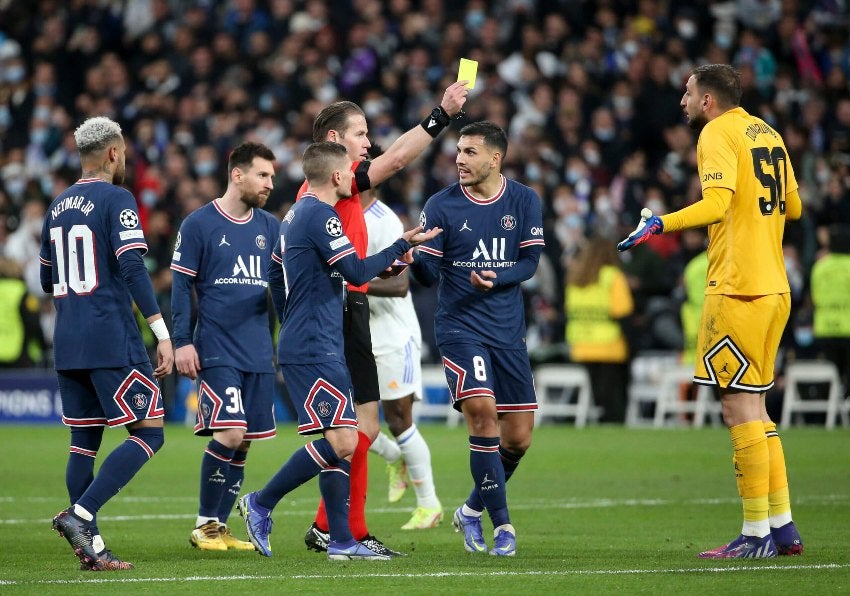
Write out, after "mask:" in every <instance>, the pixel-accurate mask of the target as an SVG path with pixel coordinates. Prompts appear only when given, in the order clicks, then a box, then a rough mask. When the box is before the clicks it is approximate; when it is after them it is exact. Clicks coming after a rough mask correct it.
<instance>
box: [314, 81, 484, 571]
mask: <svg viewBox="0 0 850 596" xmlns="http://www.w3.org/2000/svg"><path fill="white" fill-rule="evenodd" d="M468 93H469V91H468V90H467V89H466V81H458V82H456V83H452V84H451V85H449V86H448V87H447V88H446V90H445V92H444V94H443V98H442V101H441V102H440V104H439V105H438V106H436V107H435V108H434V109H433V110H432V111H431V113H430V114H429V115H428V116H426V117H425V118H424V119H423V120H422V122H421V123H420V124H419V125H417V126H414V127H413V128H412V129H410V130H408V131H407V132H406V133H404V134H403V135H401V136H400V137H399V138H398V139H396V141H395V142H394V143H393V144H392V145H390V146H389V147H388V148H387V149H386V151H385V152H384V153H383V154H382V155H380V156H377V157H375V159H373V160H369V159H368V157H369V154H368V150H369V147H371V146H372V144H371V143H370V141H369V137H368V132H369V129H368V126H367V124H366V115H365V114H364V112H363V110H362V109H361V108H360V107H359V106H358V105H357V104H355V103H352V102H350V101H340V102H336V103H333V104H331V105H329V106H327V107H326V108H324V109H323V110H322V111H321V112H319V114H318V115H317V116H316V119H315V121H314V122H313V141H334V142H337V143H340V144H341V145H343V146H344V147H345V148H346V150H347V151H348V156H349V157H350V158H351V160H352V165H351V167H352V172H353V173H354V177H353V180H352V187H351V197H350V198H347V199H341V200H340V201H339V202H338V203H337V205H336V210H337V212H338V213H339V218H340V220H341V221H342V229H343V232H345V234H346V236H347V237H348V238H350V239H351V243H352V245H353V246H354V249H355V250H356V251H357V256H359V257H360V258H364V257H365V256H366V248H367V242H368V237H367V231H366V223H365V220H364V218H363V209H362V207H361V198H360V196H361V195H362V194H363V193H364V192H366V191H368V190H369V189H370V188H371V187H372V186H377V185H378V184H380V183H382V182H383V181H385V180H387V179H388V178H389V177H390V176H392V175H393V174H395V173H396V172H398V171H399V170H401V169H402V168H404V167H405V166H406V165H407V164H409V163H410V162H411V161H413V160H414V159H415V158H416V157H417V156H418V155H419V154H421V153H422V152H423V151H424V150H425V148H426V147H428V145H429V144H430V143H431V141H432V140H433V139H435V138H436V137H437V136H438V135H439V134H440V132H441V131H443V130H444V129H445V128H446V127H448V126H449V124H450V123H451V118H452V117H453V116H455V115H457V114H458V113H460V111H461V108H462V107H463V104H464V103H465V102H466V96H467V95H468ZM306 187H307V184H306V183H305V184H304V185H303V186H302V187H301V190H300V191H299V196H300V195H301V194H303V193H304V192H305V191H306ZM367 289H368V286H367V284H366V283H365V282H364V283H363V284H362V285H358V284H348V286H347V288H346V295H345V304H344V317H345V325H344V331H343V333H344V334H345V359H346V363H347V365H348V370H349V372H350V374H351V380H352V384H353V386H354V402H355V410H356V412H357V422H358V443H357V449H356V451H355V452H354V457H353V459H352V462H351V531H352V532H353V533H354V536H355V537H356V538H357V539H358V540H362V541H365V542H366V543H367V544H369V545H370V547H371V548H373V549H378V550H379V551H381V552H383V553H387V554H390V555H399V554H400V553H398V552H396V551H393V550H392V549H390V548H387V547H386V546H385V545H384V544H382V543H381V541H380V540H378V539H377V538H375V537H374V536H373V535H372V534H371V533H370V532H369V529H368V527H367V525H366V486H367V482H368V467H367V461H368V460H367V458H368V454H369V446H370V445H371V443H372V441H373V440H374V439H375V437H377V436H378V432H379V431H380V425H379V423H378V400H379V399H380V391H379V389H378V372H377V368H376V365H375V356H374V354H373V353H372V340H371V336H370V332H369V302H368V299H367V298H366V291H367ZM304 543H305V544H306V545H307V548H309V549H312V550H315V551H318V552H322V551H324V550H325V549H326V547H327V543H328V519H327V514H326V511H325V508H324V504H323V503H321V502H320V503H319V508H318V511H317V512H316V518H315V520H314V522H313V524H312V525H311V526H310V528H309V529H308V530H307V533H306V535H305V536H304Z"/></svg>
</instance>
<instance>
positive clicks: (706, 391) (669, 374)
mask: <svg viewBox="0 0 850 596" xmlns="http://www.w3.org/2000/svg"><path fill="white" fill-rule="evenodd" d="M693 378H694V366H693V364H677V365H676V366H672V367H670V368H667V369H665V370H664V372H663V373H662V374H661V380H660V383H659V386H658V396H657V400H656V402H655V416H654V418H653V422H652V425H653V426H654V427H655V428H661V427H664V426H667V425H668V424H670V423H673V424H674V425H682V424H692V425H693V426H694V428H702V426H703V425H704V424H705V421H706V418H708V417H709V416H711V418H712V420H713V421H714V422H715V423H717V422H719V421H720V402H719V401H717V400H715V399H714V396H713V395H712V391H711V388H710V387H707V386H705V385H697V388H696V397H695V399H684V396H683V395H682V388H683V386H691V385H693Z"/></svg>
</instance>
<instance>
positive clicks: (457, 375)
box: [440, 343, 537, 414]
mask: <svg viewBox="0 0 850 596" xmlns="http://www.w3.org/2000/svg"><path fill="white" fill-rule="evenodd" d="M440 353H441V354H442V356H443V371H444V372H445V373H446V381H448V384H449V392H450V394H451V399H452V407H454V409H455V410H457V411H461V409H460V402H462V401H463V400H465V399H469V398H470V397H492V398H494V399H495V400H496V411H497V412H499V413H500V414H503V413H507V412H533V411H534V410H536V409H537V396H536V395H535V393H534V380H533V377H532V376H531V362H530V361H529V360H528V351H527V350H525V349H520V350H506V349H503V348H494V347H491V346H486V345H484V344H476V343H462V344H446V345H441V346H440Z"/></svg>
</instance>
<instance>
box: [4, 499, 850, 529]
mask: <svg viewBox="0 0 850 596" xmlns="http://www.w3.org/2000/svg"><path fill="white" fill-rule="evenodd" d="M131 499H134V500H131V501H127V502H137V501H136V500H135V499H137V497H131ZM1 500H2V499H0V501H1ZM20 500H21V501H25V500H26V499H20ZM456 500H458V501H459V500H461V498H458V499H456ZM52 501H56V499H55V498H54V499H52ZM115 501H116V502H121V498H117V499H115ZM168 501H169V499H167V498H163V499H162V500H159V499H157V500H156V501H153V502H166V503H167V502H168ZM191 501H192V502H195V501H196V499H191ZM736 503H740V499H739V498H731V497H730V498H723V499H715V498H712V499H704V498H703V499H686V500H682V501H676V500H672V499H606V498H603V499H591V500H588V501H578V500H567V501H550V500H546V499H523V500H521V501H517V502H516V503H514V502H512V503H511V510H512V511H530V510H538V509H540V508H541V507H545V508H548V509H609V508H613V507H667V506H671V505H685V506H705V505H730V504H736ZM794 504H795V505H806V504H819V505H848V504H850V497H848V496H846V495H818V496H809V497H800V498H795V499H794ZM289 505H290V506H289V508H287V507H285V506H284V507H280V508H279V509H277V510H275V514H276V515H285V516H309V515H313V514H314V513H315V508H312V507H311V508H310V509H302V508H296V507H297V505H298V503H290V504H289ZM311 505H312V503H311ZM409 512H410V508H408V507H370V508H369V513H409ZM195 517H196V516H195V515H194V514H189V513H150V514H139V515H103V516H99V519H100V520H101V521H123V522H141V521H151V520H170V519H173V520H182V519H194V518H195ZM49 521H50V519H48V518H17V519H14V518H13V519H0V526H3V525H23V524H45V523H48V522H49Z"/></svg>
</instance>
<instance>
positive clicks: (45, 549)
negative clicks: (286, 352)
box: [0, 424, 850, 596]
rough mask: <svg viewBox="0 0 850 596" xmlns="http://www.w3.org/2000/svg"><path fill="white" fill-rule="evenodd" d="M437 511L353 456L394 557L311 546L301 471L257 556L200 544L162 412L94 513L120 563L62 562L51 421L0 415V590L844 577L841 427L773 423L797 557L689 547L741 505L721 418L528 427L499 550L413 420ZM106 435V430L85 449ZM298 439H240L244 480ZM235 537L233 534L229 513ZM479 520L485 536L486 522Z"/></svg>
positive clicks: (445, 460) (197, 450)
mask: <svg viewBox="0 0 850 596" xmlns="http://www.w3.org/2000/svg"><path fill="white" fill-rule="evenodd" d="M422 433H423V435H424V436H425V437H426V439H427V441H428V443H429V445H430V447H431V453H432V458H433V467H434V474H435V478H436V483H437V492H438V495H439V497H440V499H441V500H442V502H443V506H444V507H445V512H446V518H445V520H444V522H443V524H442V525H441V526H440V527H438V528H435V529H432V530H426V531H413V532H410V531H402V530H400V529H399V528H400V526H401V525H402V524H403V523H404V522H405V521H407V519H408V517H409V512H410V510H411V509H412V508H413V506H414V496H413V492H412V489H409V490H408V492H407V494H405V496H404V499H402V501H401V502H400V503H397V504H394V505H389V504H388V503H387V501H386V474H385V470H384V465H383V462H382V460H380V459H379V458H378V457H377V456H375V455H371V456H370V481H371V490H370V494H369V502H368V520H369V526H370V530H371V531H372V533H373V534H375V535H377V536H378V537H379V538H381V539H382V540H384V541H385V542H386V543H387V544H388V545H390V546H392V547H393V548H396V549H400V550H403V551H406V552H408V553H409V556H408V557H405V558H402V559H395V560H393V561H389V562H360V561H357V562H345V563H339V562H329V561H327V560H326V559H325V557H324V556H323V555H319V554H316V553H313V552H308V551H307V550H306V549H305V547H304V544H303V542H302V540H303V535H304V532H305V530H306V529H307V527H308V526H309V523H310V521H311V520H312V516H313V513H314V511H315V506H316V502H317V498H318V483H317V482H316V481H315V480H314V481H312V482H310V483H308V484H306V485H305V486H302V487H301V488H299V489H298V490H297V491H295V492H294V493H292V494H291V495H290V496H289V497H287V498H286V499H284V501H282V502H281V503H280V505H279V506H278V507H277V509H276V511H275V513H274V519H275V527H274V532H273V533H272V540H271V542H272V548H273V550H274V556H273V557H272V558H270V559H269V558H265V557H261V556H259V555H257V554H256V553H251V552H226V553H204V552H199V551H197V550H194V549H192V548H191V547H190V546H189V544H188V537H189V532H190V531H191V529H192V527H193V524H194V520H195V514H196V511H197V492H198V486H199V470H198V469H199V462H200V458H201V452H202V449H203V446H204V445H205V443H206V441H205V440H204V439H200V438H197V437H194V436H192V432H191V430H190V429H189V428H185V427H182V426H168V427H167V428H166V442H165V447H164V448H163V449H162V451H160V453H158V454H157V455H156V457H154V459H153V460H152V461H151V462H150V463H149V464H148V465H147V466H145V468H144V469H143V470H142V471H141V472H140V473H139V474H138V475H137V476H136V478H135V479H134V480H133V481H132V482H131V483H130V485H129V486H128V487H127V488H126V489H124V490H123V491H122V492H121V493H119V494H118V495H117V496H116V497H115V498H113V499H112V500H111V501H110V502H109V503H107V505H106V506H105V507H104V508H103V510H102V511H101V512H100V518H99V519H100V528H101V531H102V532H103V534H104V537H105V538H106V540H107V543H108V545H109V546H110V548H112V549H113V551H115V552H116V553H118V554H119V555H120V556H122V557H124V558H126V559H128V560H130V561H132V562H133V563H135V565H136V569H135V570H133V571H129V572H110V573H92V572H82V571H79V570H78V564H77V560H76V558H75V557H74V556H73V554H72V553H71V549H70V547H69V546H68V544H67V542H65V541H64V540H63V539H61V538H59V537H58V536H57V535H56V534H55V533H54V532H53V531H52V530H51V528H50V518H51V517H52V516H53V515H54V514H55V513H56V512H58V511H59V510H61V509H63V508H64V507H66V506H67V504H66V496H65V483H64V474H65V471H64V470H65V461H66V457H67V445H68V432H67V430H66V429H64V428H62V427H45V426H41V427H35V426H28V427H25V426H5V427H2V428H0V453H2V454H3V457H2V458H0V478H2V483H0V593H2V594H4V595H5V594H48V593H55V594H60V593H61V594H91V593H98V594H100V593H104V594H113V593H114V594H119V593H120V594H136V593H158V594H240V593H250V594H266V593H290V592H298V593H322V594H341V593H363V594H366V593H369V594H376V593H377V594H404V595H405V596H406V595H408V594H435V593H452V594H467V593H484V594H489V595H492V594H540V593H550V594H551V593H559V594H560V593H581V594H584V593H626V594H631V593H651V594H662V593H683V592H687V593H688V594H689V595H690V594H720V593H727V594H735V593H760V594H767V593H770V592H771V591H775V592H777V593H784V592H789V591H792V590H793V591H794V592H796V591H801V590H803V591H805V592H806V594H807V595H809V594H837V593H841V592H848V591H850V441H848V439H850V433H848V431H847V430H846V429H841V430H837V431H833V432H827V431H824V430H822V429H819V428H814V427H806V428H795V429H791V430H789V431H786V432H783V433H781V436H782V438H783V444H784V446H785V452H786V457H787V461H788V469H789V476H790V479H791V498H792V503H793V513H794V519H795V521H796V522H797V525H798V527H799V528H800V532H801V534H802V536H803V541H804V543H805V553H804V554H803V556H801V557H781V558H777V559H769V560H759V561H746V560H744V561H702V560H699V559H697V558H696V554H697V552H699V551H700V550H702V549H706V548H713V547H715V546H718V545H720V544H721V543H723V542H726V541H728V540H730V539H732V538H733V537H735V535H737V533H738V531H739V529H740V524H741V506H740V502H739V500H738V498H737V493H736V489H735V482H734V478H733V476H732V470H731V446H730V443H729V438H728V432H727V431H726V430H724V429H720V428H711V429H703V430H679V429H677V430H672V429H671V430H660V431H652V430H630V429H623V428H620V427H591V428H586V429H583V430H577V429H575V428H573V427H571V426H543V427H540V428H538V429H536V430H535V434H534V441H533V445H532V448H531V450H530V451H529V453H528V455H527V457H526V458H525V459H524V460H523V462H522V465H521V466H520V468H519V470H518V471H517V473H516V475H515V476H514V478H513V479H512V480H511V482H510V484H509V486H508V501H509V504H510V507H511V516H512V522H513V524H514V526H515V527H516V528H517V536H518V538H517V540H518V551H517V555H516V557H514V558H510V559H504V558H496V557H491V556H487V555H484V556H480V555H471V554H469V553H467V552H465V551H464V550H463V544H462V539H461V537H460V535H459V534H456V533H454V532H453V530H452V528H451V523H450V518H451V513H452V511H453V510H454V508H456V507H457V506H458V505H459V504H460V503H461V502H462V500H463V499H464V498H465V496H466V494H467V492H468V489H469V487H470V478H469V467H468V466H469V464H468V452H467V436H466V431H465V429H463V428H447V427H445V426H443V425H439V424H430V425H429V424H423V426H422ZM123 437H124V431H123V430H110V431H107V432H106V435H105V440H104V445H103V447H102V448H101V456H100V458H99V459H102V458H103V457H104V456H105V454H106V453H108V451H109V450H111V448H112V447H113V446H114V445H115V444H116V443H117V442H118V441H119V440H122V439H123ZM301 444H303V440H302V439H301V438H299V437H298V436H297V435H296V434H295V429H294V427H293V426H292V425H284V426H281V427H279V429H278V437H277V438H275V439H273V440H269V441H262V442H258V443H257V444H255V445H254V447H253V448H252V450H251V454H250V456H249V458H248V465H247V467H246V479H245V483H244V489H246V490H255V489H257V488H259V487H260V486H261V485H262V484H263V483H264V482H265V481H266V480H267V479H268V478H269V477H270V476H271V474H273V473H274V472H275V471H276V470H277V468H278V466H279V465H280V464H281V463H282V462H283V460H284V458H286V457H288V456H289V454H290V453H291V451H292V449H294V448H295V447H296V446H298V445H301ZM230 521H231V526H232V527H233V528H234V530H235V533H236V535H237V536H240V537H243V538H244V536H245V531H244V526H243V525H242V520H241V518H239V516H238V514H237V513H235V512H234V514H233V516H232V517H231V520H230ZM485 536H486V537H488V538H491V536H492V532H491V527H490V525H489V521H487V522H485Z"/></svg>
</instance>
